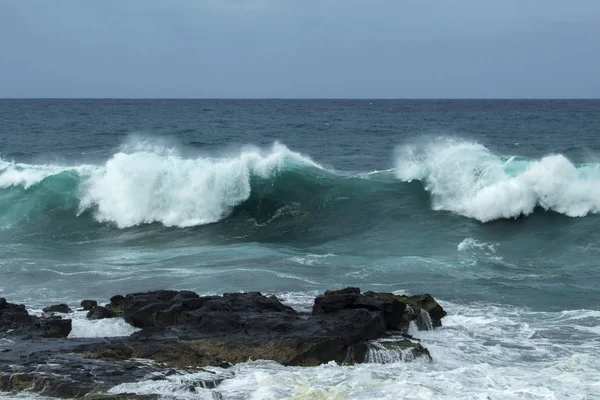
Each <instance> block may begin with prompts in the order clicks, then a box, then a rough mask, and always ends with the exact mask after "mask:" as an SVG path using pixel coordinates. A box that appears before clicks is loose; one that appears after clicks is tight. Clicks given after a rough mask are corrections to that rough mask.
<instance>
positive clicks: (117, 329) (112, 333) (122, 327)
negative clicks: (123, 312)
mask: <svg viewBox="0 0 600 400" xmlns="http://www.w3.org/2000/svg"><path fill="white" fill-rule="evenodd" d="M86 314H87V311H76V312H74V313H72V314H69V318H71V319H72V322H71V325H72V330H71V333H70V334H69V338H84V337H87V338H96V337H117V336H129V335H131V334H132V333H134V332H137V331H139V329H137V328H134V327H133V326H131V325H129V324H128V323H127V322H125V321H124V320H123V319H122V318H105V319H99V320H89V319H86V318H85V316H86Z"/></svg>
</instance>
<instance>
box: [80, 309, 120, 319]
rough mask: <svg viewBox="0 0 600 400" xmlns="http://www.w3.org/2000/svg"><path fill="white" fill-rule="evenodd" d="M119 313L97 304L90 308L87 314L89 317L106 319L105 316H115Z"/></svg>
mask: <svg viewBox="0 0 600 400" xmlns="http://www.w3.org/2000/svg"><path fill="white" fill-rule="evenodd" d="M116 316H117V314H115V313H114V312H113V311H111V310H109V309H107V308H106V307H102V306H96V307H94V309H92V310H90V311H89V312H88V313H87V315H86V316H85V317H86V318H87V319H104V318H115V317H116Z"/></svg>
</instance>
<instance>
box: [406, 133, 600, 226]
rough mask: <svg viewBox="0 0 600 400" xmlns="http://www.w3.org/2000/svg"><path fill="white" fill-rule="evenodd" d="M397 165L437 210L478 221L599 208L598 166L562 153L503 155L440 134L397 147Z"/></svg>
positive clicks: (578, 214) (570, 213)
mask: <svg viewBox="0 0 600 400" xmlns="http://www.w3.org/2000/svg"><path fill="white" fill-rule="evenodd" d="M396 167H397V168H396V175H397V177H398V178H399V179H401V180H403V181H407V182H409V181H412V180H419V181H422V182H423V183H424V185H425V189H426V190H427V191H428V192H430V193H431V196H432V201H433V208H434V209H435V210H447V211H452V212H454V213H456V214H460V215H464V216H467V217H471V218H475V219H478V220H479V221H482V222H487V221H491V220H495V219H500V218H516V217H519V216H520V215H528V214H531V213H533V211H534V209H535V208H536V207H542V208H544V209H546V210H552V211H555V212H558V213H561V214H564V215H567V216H569V217H583V216H585V215H588V214H590V213H597V212H598V211H599V210H600V173H599V172H598V171H599V168H598V164H584V165H575V164H573V163H572V162H571V161H569V160H568V159H567V158H566V157H565V156H563V155H561V154H552V155H548V156H546V157H543V158H541V159H539V160H525V159H521V158H518V157H510V158H508V159H505V158H503V157H500V156H498V155H496V154H494V153H492V152H491V151H490V150H489V149H487V148H486V147H485V146H483V145H481V144H479V143H474V142H468V141H464V140H455V139H449V138H440V139H438V140H433V141H426V142H421V143H418V144H411V145H405V146H402V147H400V148H398V150H397V161H396Z"/></svg>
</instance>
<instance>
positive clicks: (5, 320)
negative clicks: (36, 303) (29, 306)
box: [0, 299, 71, 338]
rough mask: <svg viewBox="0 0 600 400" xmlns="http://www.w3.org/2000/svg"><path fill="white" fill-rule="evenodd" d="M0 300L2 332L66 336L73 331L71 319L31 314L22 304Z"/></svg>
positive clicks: (50, 336) (55, 336) (53, 336)
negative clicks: (40, 316)
mask: <svg viewBox="0 0 600 400" xmlns="http://www.w3.org/2000/svg"><path fill="white" fill-rule="evenodd" d="M2 300H3V301H0V332H6V333H9V334H10V335H11V336H20V337H23V338H34V337H45V338H65V337H67V336H68V335H69V333H70V332H71V320H70V319H61V318H60V317H42V318H39V317H36V316H33V315H29V313H28V312H27V310H26V309H25V306H24V305H22V304H12V303H8V302H6V300H5V299H2Z"/></svg>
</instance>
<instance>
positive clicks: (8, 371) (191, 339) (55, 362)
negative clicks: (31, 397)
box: [0, 288, 445, 398]
mask: <svg viewBox="0 0 600 400" xmlns="http://www.w3.org/2000/svg"><path fill="white" fill-rule="evenodd" d="M90 305H91V303H90ZM82 306H84V305H83V303H82ZM84 307H85V306H84ZM425 311H426V313H425ZM424 315H427V316H429V317H431V322H432V323H433V324H435V325H438V326H439V324H440V322H439V321H440V319H441V318H442V317H443V316H444V315H445V311H444V310H443V309H442V308H441V306H439V304H438V303H437V302H436V301H435V300H434V299H433V298H432V297H431V296H429V295H422V296H412V297H406V296H397V295H394V294H391V293H375V292H366V293H364V294H363V293H361V292H360V289H358V288H346V289H342V290H332V291H327V292H325V294H323V295H321V296H318V297H317V298H316V299H315V302H314V305H313V312H312V313H311V314H310V315H306V314H299V313H297V312H296V311H295V310H294V309H292V308H291V307H289V306H286V305H285V304H283V303H282V302H281V301H279V299H277V298H276V297H275V296H270V297H266V296H263V295H262V294H261V293H259V292H248V293H226V294H224V295H223V296H204V297H201V296H199V295H198V294H196V293H194V292H190V291H173V290H159V291H152V292H144V293H133V294H128V295H125V296H120V295H117V296H113V297H112V298H111V299H110V303H109V304H107V307H101V306H96V307H94V308H93V309H92V310H90V311H89V313H88V318H104V317H115V316H117V317H118V316H122V318H123V319H124V320H125V321H127V322H128V323H130V324H131V325H133V326H134V327H137V328H140V330H139V331H138V332H136V333H134V334H132V335H131V336H129V337H122V338H97V339H96V338H90V339H69V340H63V341H56V340H51V339H37V338H40V337H65V336H66V335H68V332H69V331H70V324H71V321H70V320H62V319H60V318H59V317H52V318H37V317H33V316H30V315H29V314H28V313H27V311H26V309H25V307H24V306H22V305H15V304H10V303H7V302H6V301H5V300H4V299H0V332H1V331H7V330H9V329H13V330H16V331H18V332H19V335H20V336H19V335H17V336H16V337H17V338H19V340H17V341H15V342H14V343H15V344H14V346H13V347H12V348H11V349H10V351H8V352H0V389H2V390H5V391H20V390H25V389H27V388H31V389H32V390H34V391H37V392H40V393H42V394H45V395H52V396H58V397H82V396H84V395H86V394H89V393H90V392H92V391H93V392H94V394H93V396H99V397H93V396H92V397H89V396H86V398H88V397H89V398H114V397H102V396H104V394H103V393H106V391H107V390H108V389H110V387H112V386H114V385H116V384H119V383H123V382H132V381H137V380H141V379H148V376H152V377H154V378H156V379H161V378H160V377H161V376H162V377H165V376H168V375H169V374H171V373H172V371H173V370H174V369H177V370H185V371H189V372H194V371H197V370H198V368H202V367H206V366H220V367H225V368H226V367H227V366H230V365H232V364H235V363H239V362H245V361H247V360H249V359H255V360H256V359H268V360H273V361H276V362H278V363H281V364H283V365H295V366H314V365H319V364H323V363H327V362H330V361H335V362H337V363H340V364H352V363H357V362H378V360H379V359H381V362H386V360H387V358H390V357H391V358H392V359H393V360H392V361H394V362H395V361H397V360H396V359H394V357H397V358H398V357H399V358H398V360H405V358H406V357H407V356H406V355H407V354H408V355H410V357H425V358H426V359H430V356H429V353H428V352H427V350H426V349H425V348H424V347H423V346H422V345H421V344H420V343H415V342H413V341H411V340H409V339H410V338H407V337H402V335H403V334H405V332H406V330H407V329H408V325H409V323H410V321H412V320H415V321H417V320H420V319H424V318H423V316H424ZM405 336H406V335H405ZM382 339H384V340H383V341H382ZM390 354H391V356H390ZM394 354H396V356H394ZM386 357H387V358H386ZM410 357H409V358H410ZM407 359H408V358H407ZM140 360H152V361H155V362H156V363H154V364H153V363H148V362H142V361H140ZM40 365H42V366H46V367H44V368H47V369H48V370H46V369H44V368H40V367H39V366H40ZM15 366H17V367H15ZM154 378H153V379H154ZM162 379H164V378H162ZM223 379H226V377H225V378H224V377H223V376H215V378H214V379H212V380H211V382H213V383H211V385H214V386H217V385H218V384H219V383H220V382H221V381H222V380H223ZM214 386H211V387H214ZM215 393H216V392H215ZM111 396H112V395H111ZM124 398H129V397H124ZM132 398H135V397H132Z"/></svg>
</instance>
